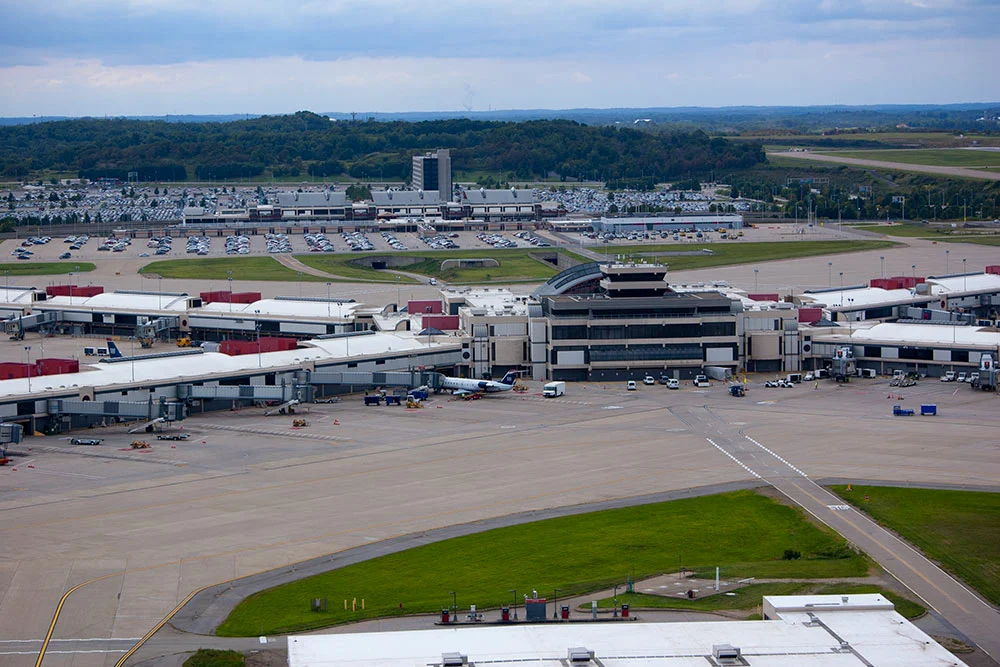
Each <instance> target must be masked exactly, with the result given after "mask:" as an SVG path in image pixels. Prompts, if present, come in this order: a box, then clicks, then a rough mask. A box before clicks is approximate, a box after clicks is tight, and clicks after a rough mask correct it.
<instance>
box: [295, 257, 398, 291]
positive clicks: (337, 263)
mask: <svg viewBox="0 0 1000 667" xmlns="http://www.w3.org/2000/svg"><path fill="white" fill-rule="evenodd" d="M366 254H368V255H377V254H379V253H351V254H350V255H332V254H330V255H328V254H320V253H316V254H312V255H296V256H295V259H297V260H299V261H300V262H302V263H303V264H305V265H306V266H311V267H312V268H314V269H319V270H320V271H325V272H326V273H332V274H333V275H335V276H343V277H344V278H350V279H353V280H359V281H364V282H391V283H395V282H396V276H399V282H400V283H402V284H404V285H412V284H416V283H417V281H416V280H414V279H413V278H410V277H409V276H402V275H399V274H398V273H395V272H393V271H392V270H391V269H389V270H386V271H378V270H376V269H370V268H368V267H367V266H358V265H355V264H351V260H352V259H357V258H359V257H361V256H363V255H366ZM382 254H388V253H382ZM392 254H396V253H392ZM399 268H400V270H402V271H409V270H410V268H409V267H399Z"/></svg>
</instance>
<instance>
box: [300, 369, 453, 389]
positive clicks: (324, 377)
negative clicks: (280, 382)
mask: <svg viewBox="0 0 1000 667" xmlns="http://www.w3.org/2000/svg"><path fill="white" fill-rule="evenodd" d="M443 377H444V376H442V375H441V374H440V373H436V372H432V371H376V372H367V371H343V372H329V373H324V372H313V373H307V375H306V382H308V383H309V384H312V385H318V384H329V385H340V386H355V387H408V388H410V387H422V386H425V385H426V386H427V387H430V388H431V389H439V388H440V387H441V386H442V385H443V384H444V379H443Z"/></svg>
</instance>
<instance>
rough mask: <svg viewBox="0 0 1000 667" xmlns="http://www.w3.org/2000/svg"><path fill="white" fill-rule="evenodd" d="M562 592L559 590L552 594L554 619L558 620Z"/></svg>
mask: <svg viewBox="0 0 1000 667" xmlns="http://www.w3.org/2000/svg"><path fill="white" fill-rule="evenodd" d="M561 590H562V589H561V588H557V589H555V592H553V593H552V618H554V619H556V620H558V619H559V591H561Z"/></svg>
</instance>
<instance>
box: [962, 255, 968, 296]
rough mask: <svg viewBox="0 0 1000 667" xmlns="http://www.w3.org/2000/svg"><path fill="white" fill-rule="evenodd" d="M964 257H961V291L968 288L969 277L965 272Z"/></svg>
mask: <svg viewBox="0 0 1000 667" xmlns="http://www.w3.org/2000/svg"><path fill="white" fill-rule="evenodd" d="M965 259H966V258H965V257H963V258H962V291H963V292H964V291H965V290H967V289H968V288H969V277H968V276H967V275H966V274H965Z"/></svg>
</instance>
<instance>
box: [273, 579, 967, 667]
mask: <svg viewBox="0 0 1000 667" xmlns="http://www.w3.org/2000/svg"><path fill="white" fill-rule="evenodd" d="M764 610H765V614H766V615H767V616H768V617H769V618H770V619H771V620H765V621H732V622H690V623H643V622H625V621H621V622H617V623H614V622H613V623H544V624H530V625H528V624H517V625H513V624H512V625H507V626H503V625H493V626H480V627H454V628H439V629H434V630H418V631H401V632H378V633H359V634H336V635H292V636H290V637H288V665H289V667H334V666H337V667H376V666H378V667H403V666H406V667H411V666H414V665H419V666H421V667H423V666H425V665H441V664H442V663H443V662H444V659H443V656H444V655H445V654H449V653H450V654H459V655H460V656H463V657H465V658H466V659H467V660H466V662H465V664H469V665H472V664H475V665H484V664H489V665H491V666H492V667H505V666H509V667H521V666H523V665H525V664H531V665H537V666H538V667H561V666H563V665H567V664H570V662H571V661H570V660H569V659H568V656H569V652H570V649H581V651H579V652H578V653H577V654H578V655H579V653H583V654H584V655H586V654H587V653H588V652H592V658H591V659H589V660H586V659H581V660H578V661H577V660H574V661H572V664H574V665H581V666H584V665H603V666H604V667H659V666H662V667H705V665H723V664H731V665H749V666H751V667H809V666H816V667H863V666H868V667H888V666H892V667H898V666H899V665H906V666H907V667H923V666H927V667H931V666H935V667H937V666H941V667H944V666H949V667H952V666H959V665H964V664H965V663H963V662H962V661H961V660H959V659H958V658H956V657H955V656H954V655H952V654H951V653H949V652H948V651H946V650H945V649H944V648H942V647H941V646H940V645H939V644H937V643H936V642H935V641H934V640H933V639H931V637H929V636H928V635H926V634H925V633H924V632H923V631H921V630H920V629H919V628H917V627H916V626H914V625H913V624H912V623H910V622H909V621H907V620H906V619H904V618H903V617H902V616H900V615H899V614H898V613H896V612H895V611H894V610H893V607H892V604H891V603H890V602H889V601H888V600H886V599H885V598H883V597H882V596H881V595H851V596H846V597H841V596H839V595H817V596H808V597H803V596H793V597H789V598H785V597H781V596H774V597H766V598H764ZM721 645H728V646H730V647H732V648H733V649H734V650H735V649H739V654H740V659H739V660H738V661H732V662H727V661H720V660H718V659H717V658H716V657H715V656H714V655H713V652H714V651H715V650H716V649H717V647H720V646H721ZM456 657H457V656H456ZM457 658H458V660H461V657H457Z"/></svg>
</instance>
